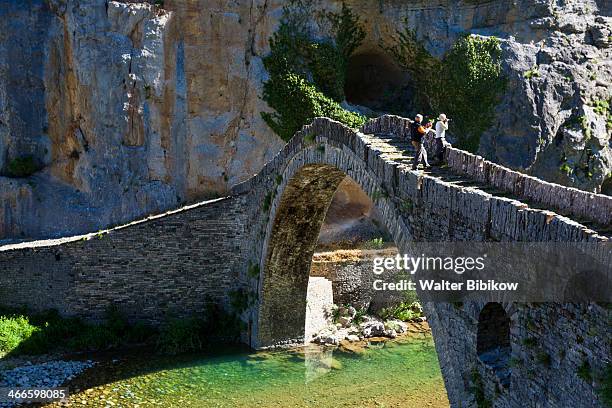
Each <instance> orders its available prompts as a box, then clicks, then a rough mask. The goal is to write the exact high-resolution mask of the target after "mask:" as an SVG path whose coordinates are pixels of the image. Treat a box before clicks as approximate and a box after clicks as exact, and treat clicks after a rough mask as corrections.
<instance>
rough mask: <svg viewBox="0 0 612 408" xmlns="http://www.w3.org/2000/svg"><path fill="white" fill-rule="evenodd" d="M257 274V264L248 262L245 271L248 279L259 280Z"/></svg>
mask: <svg viewBox="0 0 612 408" xmlns="http://www.w3.org/2000/svg"><path fill="white" fill-rule="evenodd" d="M259 273H260V270H259V264H257V263H255V262H249V267H248V269H247V274H248V275H249V277H250V278H253V279H256V278H259Z"/></svg>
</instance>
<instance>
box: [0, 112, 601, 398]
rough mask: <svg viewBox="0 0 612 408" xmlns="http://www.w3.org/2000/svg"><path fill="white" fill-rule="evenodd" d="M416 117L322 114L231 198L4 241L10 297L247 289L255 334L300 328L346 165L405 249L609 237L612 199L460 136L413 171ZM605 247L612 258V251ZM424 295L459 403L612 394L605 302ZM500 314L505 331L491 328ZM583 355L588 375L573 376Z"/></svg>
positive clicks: (1, 253) (68, 309)
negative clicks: (410, 123)
mask: <svg viewBox="0 0 612 408" xmlns="http://www.w3.org/2000/svg"><path fill="white" fill-rule="evenodd" d="M406 124H407V120H406V119H403V118H400V117H396V116H383V117H381V118H378V119H374V120H371V121H369V122H368V123H367V124H366V125H364V127H363V128H362V129H361V130H360V131H355V130H352V129H349V128H347V127H345V126H343V125H341V124H340V123H338V122H335V121H332V120H329V119H325V118H317V119H315V120H314V122H313V123H312V124H311V125H308V126H305V127H304V128H303V129H302V130H301V131H300V132H298V133H297V134H296V136H295V137H294V138H293V139H292V140H291V141H290V142H289V143H288V144H287V145H286V146H285V148H284V149H283V150H282V151H281V152H279V153H278V155H277V156H276V157H275V158H274V159H273V160H272V161H271V162H270V163H268V164H267V165H266V166H265V167H264V168H263V169H262V171H261V172H260V173H259V174H257V175H256V176H254V177H253V178H251V179H249V180H247V181H245V182H244V183H241V184H239V185H237V186H235V187H234V189H233V190H232V194H231V195H230V196H229V197H225V198H221V199H217V200H212V201H207V202H203V203H197V204H194V205H191V206H187V207H184V208H180V209H177V210H174V211H170V212H168V213H165V214H160V215H156V216H151V217H149V218H147V219H144V220H139V221H135V222H133V223H131V224H129V225H124V226H120V227H117V228H113V229H111V230H107V231H102V232H99V233H95V234H89V235H85V236H79V237H70V238H64V239H57V240H46V241H36V242H27V243H19V244H13V245H6V246H4V247H0V268H1V270H2V274H1V275H0V304H2V305H5V306H27V307H29V308H32V309H46V308H56V309H58V310H59V311H60V312H61V313H63V314H66V315H74V316H82V317H85V318H89V319H100V318H101V317H102V316H103V315H104V311H105V309H106V308H107V307H108V306H109V305H110V304H114V305H116V306H118V307H119V308H120V309H121V310H122V311H123V312H124V313H125V314H126V315H127V316H128V317H129V318H131V319H133V320H145V321H148V322H151V323H154V324H160V323H162V322H163V321H164V320H165V319H167V318H168V317H169V316H186V315H194V314H198V313H202V311H203V310H204V308H205V306H206V303H207V302H211V301H214V302H221V303H224V304H228V303H229V302H228V298H229V297H231V296H230V294H231V293H234V294H235V293H242V294H244V295H246V296H247V297H248V299H249V302H248V303H249V305H250V306H249V307H247V308H246V309H245V310H241V311H240V312H241V317H242V319H243V320H244V321H245V322H247V324H248V330H247V331H245V333H243V339H244V340H245V341H246V342H248V343H249V344H251V345H252V346H253V347H266V346H274V345H281V344H290V343H295V342H299V341H301V340H302V338H303V334H304V320H305V310H306V289H307V285H308V275H309V270H310V262H311V257H312V254H313V252H314V249H315V245H316V242H317V237H318V233H319V229H320V226H321V224H322V223H323V220H324V217H325V214H326V211H327V208H328V206H329V204H330V202H331V199H332V196H333V194H334V192H335V191H336V188H337V186H338V184H339V183H340V181H341V180H342V179H343V178H344V177H346V176H347V175H348V176H350V177H351V178H352V179H353V180H355V181H356V182H357V183H358V184H359V185H360V186H361V188H362V189H363V190H364V191H365V192H366V193H367V194H368V195H369V196H370V197H371V198H372V199H373V201H374V202H375V205H376V206H377V208H378V209H379V210H380V213H381V214H382V218H383V220H384V222H385V224H386V227H387V229H388V231H389V232H390V233H391V235H392V236H393V239H394V241H395V243H396V244H397V246H398V248H399V250H400V252H402V251H404V250H405V249H406V248H407V247H408V246H409V244H410V243H411V242H419V241H479V242H487V241H511V242H512V241H518V242H542V241H543V242H575V243H585V242H595V243H597V242H601V243H605V242H607V241H608V237H607V234H608V233H609V232H610V227H611V224H612V198H611V197H608V196H604V195H598V194H592V193H587V192H584V191H580V190H577V189H572V188H567V187H563V186H559V185H556V184H551V183H547V182H544V181H542V180H539V179H537V178H534V177H530V176H527V175H524V174H521V173H518V172H515V171H512V170H509V169H507V168H504V167H502V166H499V165H496V164H495V163H491V162H489V161H486V160H484V159H483V158H481V157H479V156H476V155H473V154H470V153H468V152H465V151H462V150H458V149H455V148H452V147H450V146H448V147H447V148H446V149H445V152H444V157H445V162H446V165H445V166H443V167H437V168H434V169H433V170H428V171H425V172H423V171H412V170H410V163H409V161H410V157H408V156H407V153H406V151H409V150H410V149H409V146H408V143H407V142H406V138H405V129H406ZM603 257H604V262H605V261H606V260H607V262H610V253H609V251H608V252H606V253H604V255H603ZM425 308H426V312H427V316H428V321H429V323H430V325H431V327H432V331H433V335H434V340H435V344H436V349H437V351H438V356H439V360H440V365H441V369H442V373H443V376H444V379H445V384H446V388H447V391H448V395H449V400H450V401H451V405H452V406H453V407H471V406H477V405H480V404H482V403H484V402H483V401H489V402H492V403H493V406H496V407H547V406H551V407H553V406H554V407H593V406H595V407H597V406H603V405H602V402H601V401H600V399H599V397H598V393H597V382H596V381H597V380H596V378H598V377H597V375H599V373H602V372H603V371H604V370H605V369H606V364H609V361H610V335H609V324H610V309H609V307H606V305H600V304H595V303H590V304H559V303H545V304H518V303H503V304H502V305H501V307H497V308H487V310H492V312H487V313H485V315H483V314H482V313H481V312H482V311H483V310H485V305H484V304H482V303H478V302H467V303H454V304H453V303H427V304H426V305H425ZM504 313H505V315H504ZM489 315H491V316H497V317H496V319H498V320H496V321H490V322H489V321H486V319H487V316H489ZM483 316H484V317H483ZM483 319H484V320H483ZM496 325H503V326H504V327H503V328H502V330H500V333H503V335H501V337H504V338H503V339H501V340H496V339H498V338H500V335H499V333H498V334H491V333H488V331H490V327H496ZM481 332H482V333H483V334H481ZM483 338H484V339H485V340H483ZM490 339H493V340H490ZM495 342H498V343H500V345H501V346H503V347H509V349H510V350H511V361H512V363H513V364H512V370H511V372H510V374H507V373H506V374H504V375H500V374H499V372H498V371H496V370H495V369H494V368H492V366H491V365H490V364H489V365H488V364H486V363H485V362H483V361H482V359H480V358H479V354H478V353H479V350H477V349H481V348H482V347H483V346H482V344H489V343H491V344H494V343H495ZM584 367H588V369H589V370H590V371H591V372H592V373H593V375H592V377H591V379H590V380H589V379H584V376H579V375H578V373H579V372H580V371H581V370H583V371H584ZM398 392H401V390H398Z"/></svg>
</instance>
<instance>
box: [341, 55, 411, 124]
mask: <svg viewBox="0 0 612 408" xmlns="http://www.w3.org/2000/svg"><path fill="white" fill-rule="evenodd" d="M413 89H414V84H413V80H412V78H411V77H410V75H409V74H408V73H406V72H405V71H404V70H402V69H401V68H400V67H399V66H398V65H397V64H396V63H395V61H394V60H393V58H392V57H391V56H390V55H388V54H386V53H384V52H382V51H380V50H370V51H365V52H360V53H358V54H355V55H353V56H351V57H350V59H349V61H348V65H347V71H346V80H345V84H344V94H345V96H346V100H347V102H348V103H350V104H352V105H360V106H365V107H367V108H370V109H372V110H374V111H376V112H386V113H394V114H404V115H406V113H407V112H409V111H411V110H412V100H413V97H412V96H413V94H414V92H413Z"/></svg>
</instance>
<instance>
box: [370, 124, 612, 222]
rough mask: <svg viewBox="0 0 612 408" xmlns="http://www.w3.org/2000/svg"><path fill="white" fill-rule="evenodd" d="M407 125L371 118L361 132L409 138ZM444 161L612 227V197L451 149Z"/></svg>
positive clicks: (503, 187) (488, 181) (491, 182)
mask: <svg viewBox="0 0 612 408" xmlns="http://www.w3.org/2000/svg"><path fill="white" fill-rule="evenodd" d="M408 123H410V120H409V119H405V118H402V117H399V116H394V115H385V116H381V117H379V118H376V119H371V120H370V121H368V122H367V123H366V124H364V125H363V127H362V128H361V131H362V132H363V133H390V134H395V135H402V136H404V137H406V138H409V136H410V135H409V130H408ZM432 138H433V137H432V136H431V135H428V137H427V138H426V141H425V147H426V148H427V149H428V151H430V149H431V148H432V147H433V146H432ZM445 159H446V163H447V164H448V166H449V167H450V168H452V169H453V170H454V171H456V172H458V173H460V174H465V175H468V176H470V177H472V178H474V179H475V180H477V181H480V182H482V183H486V184H489V185H491V186H494V187H497V188H499V189H500V190H503V191H506V192H508V193H511V194H513V195H516V196H517V197H520V198H523V199H525V200H531V201H533V202H535V203H537V204H539V205H542V206H545V207H547V208H550V209H555V210H557V211H559V212H561V213H562V214H564V215H568V216H574V217H579V218H584V219H586V220H589V221H592V222H595V223H596V224H599V225H603V226H610V225H612V197H610V196H607V195H604V194H595V193H589V192H587V191H583V190H579V189H576V188H573V187H566V186H562V185H560V184H555V183H549V182H547V181H544V180H541V179H539V178H537V177H533V176H529V175H527V174H524V173H520V172H518V171H514V170H511V169H509V168H507V167H504V166H501V165H499V164H496V163H493V162H491V161H488V160H485V159H484V158H483V157H481V156H478V155H476V154H472V153H470V152H467V151H465V150H460V149H457V148H454V147H451V146H448V147H447V148H446V152H445Z"/></svg>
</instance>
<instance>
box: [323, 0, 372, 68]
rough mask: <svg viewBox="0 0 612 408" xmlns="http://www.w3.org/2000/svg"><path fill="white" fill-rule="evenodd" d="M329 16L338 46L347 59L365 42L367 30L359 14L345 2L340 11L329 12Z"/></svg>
mask: <svg viewBox="0 0 612 408" xmlns="http://www.w3.org/2000/svg"><path fill="white" fill-rule="evenodd" d="M328 18H329V20H330V21H331V23H332V30H333V32H334V36H335V42H336V47H338V50H339V51H340V54H342V56H343V57H344V60H345V61H346V60H348V58H349V57H350V56H351V55H353V52H355V50H356V49H357V48H358V47H359V46H360V45H361V43H362V42H363V40H364V38H365V36H366V33H365V30H364V29H363V27H362V26H361V24H360V23H359V16H356V15H355V14H353V11H352V10H351V9H350V8H349V7H348V6H347V5H346V3H344V2H343V3H342V10H341V11H340V13H329V15H328Z"/></svg>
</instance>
